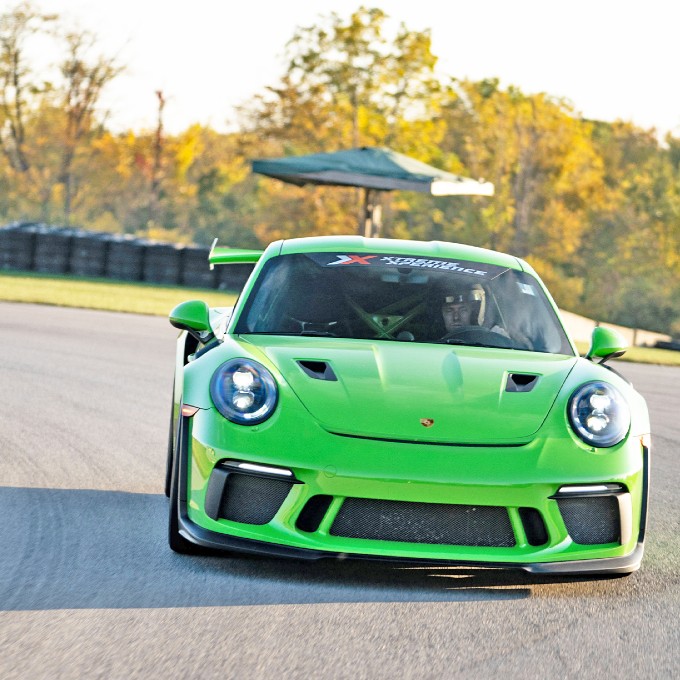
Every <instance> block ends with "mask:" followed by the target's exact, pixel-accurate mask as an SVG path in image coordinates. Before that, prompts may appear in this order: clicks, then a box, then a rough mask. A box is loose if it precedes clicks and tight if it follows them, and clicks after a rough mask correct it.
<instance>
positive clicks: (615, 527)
mask: <svg viewBox="0 0 680 680" xmlns="http://www.w3.org/2000/svg"><path fill="white" fill-rule="evenodd" d="M557 504H558V506H559V508H560V512H561V513H562V519H563V520H564V525H565V526H566V527H567V532H568V533H569V535H570V536H571V538H572V540H573V541H574V543H579V544H581V545H598V544H601V543H619V542H620V539H621V521H620V518H619V502H618V500H617V499H616V496H592V497H585V496H584V497H580V498H561V499H558V501H557Z"/></svg>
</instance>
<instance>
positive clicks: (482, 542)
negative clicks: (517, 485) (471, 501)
mask: <svg viewBox="0 0 680 680" xmlns="http://www.w3.org/2000/svg"><path fill="white" fill-rule="evenodd" d="M331 534H333V535H334V536H343V537H345V538H370V539H373V540H378V541H400V542H403V543H430V544H441V545H469V546H486V547H511V546H514V545H515V535H514V533H513V531H512V526H511V525H510V518H509V517H508V511H507V509H506V508H500V507H489V506H475V505H448V504H442V503H407V502H402V501H384V500H373V499H370V498H347V499H345V502H344V503H343V504H342V507H341V508H340V512H338V514H337V516H336V518H335V520H334V522H333V526H332V527H331Z"/></svg>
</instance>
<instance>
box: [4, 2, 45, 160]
mask: <svg viewBox="0 0 680 680" xmlns="http://www.w3.org/2000/svg"><path fill="white" fill-rule="evenodd" d="M55 19H56V15H49V14H42V13H40V12H38V10H37V9H36V8H35V7H34V6H33V5H32V4H31V3H30V2H28V1H27V0H24V1H23V2H21V3H19V4H18V5H17V6H16V7H14V9H11V10H10V11H9V12H6V13H5V14H1V15H0V147H1V148H2V152H3V154H4V155H5V157H6V158H7V160H8V162H9V164H10V167H11V168H12V169H13V170H16V171H17V172H26V171H27V170H28V168H29V160H28V156H27V152H26V116H27V115H29V112H30V109H31V101H30V100H29V99H28V93H37V92H40V91H41V90H43V89H45V87H46V86H45V84H44V83H43V84H39V83H37V82H36V81H35V79H34V77H33V74H32V73H31V70H30V68H29V66H28V65H27V63H26V56H25V48H26V41H27V40H28V38H29V37H30V36H33V35H35V34H36V33H39V32H41V31H45V30H47V27H48V26H49V24H51V23H52V22H53V21H55Z"/></svg>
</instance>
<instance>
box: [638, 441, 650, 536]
mask: <svg viewBox="0 0 680 680" xmlns="http://www.w3.org/2000/svg"><path fill="white" fill-rule="evenodd" d="M650 458H651V452H650V450H649V448H648V447H646V446H644V444H643V445H642V501H641V503H640V533H639V534H638V543H644V542H645V532H646V531H647V506H648V503H649V465H650Z"/></svg>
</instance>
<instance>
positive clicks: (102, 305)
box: [0, 272, 237, 316]
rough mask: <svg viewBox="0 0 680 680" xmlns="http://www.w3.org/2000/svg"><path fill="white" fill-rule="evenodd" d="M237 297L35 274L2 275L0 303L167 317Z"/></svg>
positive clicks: (220, 304)
mask: <svg viewBox="0 0 680 680" xmlns="http://www.w3.org/2000/svg"><path fill="white" fill-rule="evenodd" d="M236 297H237V294H236V293H234V292H233V291H224V292H221V291H217V290H207V289H205V288H202V289H193V288H184V287H181V286H161V285H157V284H151V283H130V282H127V281H112V280H111V279H86V278H75V277H72V276H53V275H50V274H36V273H25V272H21V273H15V272H2V273H0V300H5V301H8V302H32V303H36V304H44V305H57V306H60V307H84V308H86V309H102V310H105V311H109V312H131V313H133V314H153V315H155V316H167V315H168V314H169V313H170V310H171V309H172V308H173V307H174V306H175V305H176V304H178V303H180V302H183V301H184V300H195V299H198V300H204V301H205V302H206V303H207V304H208V305H209V306H210V307H229V306H231V305H232V304H234V302H235V300H236Z"/></svg>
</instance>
